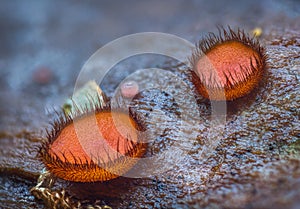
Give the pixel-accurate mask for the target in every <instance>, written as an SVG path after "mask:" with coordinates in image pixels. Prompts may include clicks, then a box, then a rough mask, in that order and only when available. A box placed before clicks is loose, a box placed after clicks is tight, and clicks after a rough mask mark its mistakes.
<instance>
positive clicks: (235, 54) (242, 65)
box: [190, 26, 267, 101]
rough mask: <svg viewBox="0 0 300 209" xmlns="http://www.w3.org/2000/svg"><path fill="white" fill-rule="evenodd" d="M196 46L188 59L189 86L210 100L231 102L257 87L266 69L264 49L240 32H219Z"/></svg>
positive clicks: (229, 30) (222, 29) (254, 40)
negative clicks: (189, 70)
mask: <svg viewBox="0 0 300 209" xmlns="http://www.w3.org/2000/svg"><path fill="white" fill-rule="evenodd" d="M218 31H219V34H218V35H215V34H213V33H210V34H209V35H207V36H206V37H205V38H204V39H203V40H200V41H199V43H198V44H196V48H195V50H194V52H193V55H192V57H191V58H190V63H191V66H192V82H193V83H194V85H195V86H196V89H197V91H198V92H199V93H200V94H201V95H202V96H203V97H204V98H207V99H211V100H219V101H221V100H234V99H237V98H240V97H243V96H245V95H247V94H248V93H250V92H251V91H252V90H253V89H254V88H255V87H256V86H258V84H259V82H260V80H261V78H262V76H263V74H264V71H265V69H266V66H267V65H266V60H267V55H266V53H265V48H264V47H263V46H261V45H260V43H259V42H258V41H257V40H256V39H254V38H250V37H249V36H248V35H247V34H246V33H245V32H244V31H243V30H240V29H238V30H237V32H235V31H233V30H232V29H231V28H230V27H229V26H228V29H227V30H226V29H224V28H218Z"/></svg>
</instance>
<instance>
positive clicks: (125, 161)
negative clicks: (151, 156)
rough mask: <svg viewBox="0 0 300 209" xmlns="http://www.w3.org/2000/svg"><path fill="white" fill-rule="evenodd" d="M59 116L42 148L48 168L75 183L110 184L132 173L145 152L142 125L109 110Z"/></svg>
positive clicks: (126, 116)
mask: <svg viewBox="0 0 300 209" xmlns="http://www.w3.org/2000/svg"><path fill="white" fill-rule="evenodd" d="M78 115H80V116H78V117H75V119H72V118H71V117H69V116H64V117H60V119H59V120H58V121H56V122H54V125H53V129H52V131H51V132H49V133H48V141H47V142H46V143H44V144H43V145H42V147H41V149H40V152H39V153H40V157H41V159H42V161H43V162H44V164H45V166H46V168H47V169H48V170H49V171H50V172H51V173H53V174H54V175H55V176H57V177H59V178H61V179H65V180H69V181H75V182H95V181H107V180H110V179H114V178H117V177H118V176H120V175H122V174H124V173H126V172H127V171H129V170H130V169H131V168H132V167H133V166H134V165H135V164H136V162H137V160H138V159H139V158H140V157H142V156H143V154H144V153H145V145H144V144H143V143H142V142H141V139H140V137H141V136H140V134H139V131H138V130H139V129H140V126H139V124H138V122H137V121H136V120H134V119H133V118H132V117H131V116H130V115H128V114H125V113H124V112H121V111H119V112H118V111H111V110H110V108H104V109H98V110H96V111H95V113H94V114H91V113H84V114H78Z"/></svg>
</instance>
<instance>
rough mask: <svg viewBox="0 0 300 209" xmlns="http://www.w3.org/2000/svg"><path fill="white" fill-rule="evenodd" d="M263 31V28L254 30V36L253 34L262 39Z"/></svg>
mask: <svg viewBox="0 0 300 209" xmlns="http://www.w3.org/2000/svg"><path fill="white" fill-rule="evenodd" d="M262 32H263V31H262V29H261V28H258V27H257V28H254V29H253V30H252V34H253V36H254V37H257V38H258V37H260V36H261V35H262Z"/></svg>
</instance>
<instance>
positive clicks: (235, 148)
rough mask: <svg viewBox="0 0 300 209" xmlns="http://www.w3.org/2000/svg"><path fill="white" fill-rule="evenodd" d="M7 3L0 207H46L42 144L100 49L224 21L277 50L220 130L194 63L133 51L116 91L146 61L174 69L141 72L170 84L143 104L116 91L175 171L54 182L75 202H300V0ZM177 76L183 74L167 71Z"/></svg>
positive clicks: (115, 81) (190, 35)
mask: <svg viewBox="0 0 300 209" xmlns="http://www.w3.org/2000/svg"><path fill="white" fill-rule="evenodd" d="M1 4H2V5H3V6H1V8H0V11H1V12H0V14H1V19H0V27H1V33H0V39H1V43H3V45H2V47H1V50H0V55H1V58H0V115H1V120H0V145H1V149H0V173H1V175H0V179H1V189H0V194H1V195H0V196H1V201H0V202H1V203H0V204H1V207H3V208H16V207H18V208H28V207H29V208H43V207H45V205H44V204H43V202H41V201H39V200H37V199H35V198H34V196H33V195H32V194H31V193H30V192H29V190H30V189H31V188H32V187H33V186H34V185H35V184H36V181H37V178H38V176H39V173H40V172H41V170H42V169H43V165H42V164H41V162H40V161H39V160H38V159H37V158H36V154H37V151H36V147H38V146H39V145H40V143H41V142H42V140H44V139H43V137H44V136H45V132H44V130H45V128H47V127H50V126H49V122H50V121H52V120H53V119H54V118H55V112H54V109H55V108H56V109H57V108H59V107H60V106H62V104H63V103H64V101H65V100H66V99H67V98H68V96H70V95H71V94H72V93H73V88H74V84H75V81H76V77H77V76H78V73H79V71H80V68H81V67H82V65H83V64H84V62H85V61H86V60H87V58H88V57H89V56H90V55H91V54H92V53H93V52H94V51H96V50H97V49H98V48H99V47H101V46H102V45H104V44H106V43H107V42H109V41H112V40H114V39H115V38H118V37H121V36H123V35H127V34H131V33H135V32H144V31H160V32H166V33H171V34H175V35H178V36H181V37H183V38H186V39H187V40H189V41H191V42H195V41H197V40H198V39H199V38H201V37H202V35H204V34H205V33H206V32H208V31H213V32H216V31H217V30H216V27H215V25H216V24H219V25H231V26H232V27H233V28H236V27H241V28H243V29H245V30H246V31H251V30H252V29H253V28H255V27H258V26H259V27H261V28H262V29H263V35H262V36H261V37H260V38H259V39H260V41H261V42H262V44H264V45H265V46H266V51H267V55H268V57H269V61H268V64H269V68H268V69H267V71H266V73H265V76H264V79H263V81H262V82H261V85H260V86H259V88H258V89H256V90H255V91H254V92H252V93H251V94H250V95H248V96H246V97H245V98H241V99H239V100H236V101H233V102H228V103H226V104H225V105H226V107H227V111H226V113H225V114H224V112H217V113H216V114H217V115H218V116H219V117H220V118H223V119H224V117H225V119H226V120H224V121H225V122H224V123H223V124H222V126H221V128H220V129H218V127H212V124H211V114H212V107H213V105H211V104H210V102H207V101H205V100H204V99H202V98H201V96H199V95H198V94H197V93H196V92H195V91H194V90H193V85H192V84H191V82H190V81H189V74H188V73H187V67H186V66H185V65H181V64H178V63H176V62H174V60H172V61H168V60H167V59H166V58H164V57H157V56H147V55H143V56H141V57H133V58H131V59H129V60H125V61H124V62H121V63H119V64H118V65H116V66H115V67H114V68H113V69H112V70H111V72H110V73H109V75H107V77H106V78H105V80H104V81H103V83H102V84H101V87H102V89H103V91H104V92H105V93H106V94H107V95H108V96H112V95H113V94H114V91H115V89H116V87H117V86H118V85H119V84H120V82H121V81H122V80H123V79H124V78H125V77H127V76H129V75H130V74H131V73H133V72H135V69H140V68H147V67H161V68H163V69H165V72H166V73H165V74H164V75H166V77H164V76H157V74H154V73H153V74H151V72H150V73H149V72H147V74H143V72H138V73H137V74H136V75H135V79H136V80H137V81H138V82H140V85H144V86H148V85H150V84H151V83H150V82H149V79H151V81H152V82H154V83H156V84H160V86H161V87H163V91H162V90H161V89H155V88H150V87H149V88H148V89H147V90H145V91H142V92H140V93H139V94H138V95H137V96H136V97H135V98H134V99H133V100H132V101H129V100H126V99H124V98H122V97H117V100H118V103H119V104H121V105H129V106H130V107H131V110H132V111H133V112H134V113H135V114H136V115H138V117H139V118H140V120H141V121H143V123H145V124H146V126H147V130H149V134H150V136H151V137H150V138H151V139H152V140H151V143H150V144H149V148H148V152H147V154H146V156H155V155H159V158H157V159H156V161H154V162H153V165H160V164H165V165H168V166H167V168H169V169H166V168H165V167H159V166H158V167H155V169H156V170H157V173H156V174H155V175H152V176H149V177H147V178H139V179H134V178H133V179H132V178H126V177H120V178H118V179H115V180H112V181H110V182H104V183H91V184H87V183H70V182H65V181H63V180H58V181H57V182H56V183H55V185H54V187H53V190H60V189H65V190H66V193H67V194H68V195H70V197H71V201H73V202H74V203H75V202H78V201H79V202H81V203H82V205H89V204H94V203H95V202H96V203H98V204H99V205H109V206H112V207H113V208H297V207H298V205H299V204H300V200H299V197H298V196H299V193H300V163H299V162H300V159H299V138H300V128H299V115H300V114H299V108H300V107H299V104H300V97H299V92H300V85H299V79H300V73H299V69H300V59H299V58H300V57H299V54H300V38H299V37H300V25H299V23H300V16H299V14H300V13H299V10H297V9H298V8H299V6H300V5H299V2H297V1H286V2H284V3H283V2H282V3H281V2H280V1H265V2H263V3H261V2H259V1H251V3H246V4H238V3H237V2H236V1H229V2H227V3H225V2H224V3H221V2H219V1H210V3H207V2H206V3H205V2H201V1H197V2H192V1H191V2H189V3H187V2H186V1H172V2H164V3H160V2H158V1H157V2H156V1H154V2H151V3H150V2H148V3H147V2H140V1H130V2H127V3H125V2H121V1H120V2H118V3H114V4H113V3H108V2H106V3H97V2H92V1H91V2H88V3H83V2H79V1H76V2H73V3H71V2H68V1H61V2H59V3H58V2H57V3H55V4H54V3H52V2H51V1H48V2H47V1H46V2H36V1H26V3H25V2H24V3H22V2H18V3H16V2H12V1H3V2H2V3H1ZM149 8H151V9H149ZM178 50H180V49H178ZM41 66H46V67H47V69H49V70H50V71H51V73H52V74H51V79H50V80H48V79H47V76H46V78H45V76H44V74H43V76H42V78H43V81H44V80H47V82H46V83H44V82H42V83H41V82H36V79H35V78H36V76H35V75H34V73H36V72H37V70H38V69H40V68H41ZM168 73H170V74H172V75H176V76H173V77H175V78H176V79H177V80H176V81H175V80H173V79H171V80H168V79H166V78H169V77H168V75H169V74H168ZM173 77H172V78H173ZM158 124H159V125H158ZM210 145H211V146H210ZM208 151H209V152H208ZM145 169H146V168H145ZM160 169H165V170H163V171H164V172H163V173H160V171H162V170H160Z"/></svg>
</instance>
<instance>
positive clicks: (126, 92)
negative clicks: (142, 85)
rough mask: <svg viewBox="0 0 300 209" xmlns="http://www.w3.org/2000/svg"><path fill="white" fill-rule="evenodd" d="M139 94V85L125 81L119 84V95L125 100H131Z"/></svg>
mask: <svg viewBox="0 0 300 209" xmlns="http://www.w3.org/2000/svg"><path fill="white" fill-rule="evenodd" d="M138 92H139V85H138V83H137V82H135V81H127V82H124V83H122V84H121V94H122V96H123V97H125V98H133V97H134V96H135V95H137V94H138Z"/></svg>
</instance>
